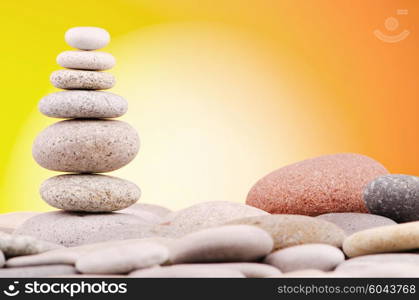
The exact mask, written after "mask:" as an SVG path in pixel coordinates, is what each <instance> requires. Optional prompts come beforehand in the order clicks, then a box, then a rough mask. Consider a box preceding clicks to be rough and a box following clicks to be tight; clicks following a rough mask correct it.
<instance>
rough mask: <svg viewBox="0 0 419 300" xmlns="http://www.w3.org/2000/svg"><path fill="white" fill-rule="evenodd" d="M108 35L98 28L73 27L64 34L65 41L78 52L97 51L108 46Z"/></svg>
mask: <svg viewBox="0 0 419 300" xmlns="http://www.w3.org/2000/svg"><path fill="white" fill-rule="evenodd" d="M110 40H111V37H110V35H109V33H108V32H107V31H106V30H105V29H103V28H99V27H73V28H70V29H69V30H67V32H66V33H65V41H66V42H67V44H69V45H70V46H71V47H74V48H77V49H80V50H97V49H100V48H103V47H105V46H106V45H107V44H109V42H110Z"/></svg>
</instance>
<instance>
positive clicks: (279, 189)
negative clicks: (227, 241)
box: [246, 153, 388, 216]
mask: <svg viewBox="0 0 419 300" xmlns="http://www.w3.org/2000/svg"><path fill="white" fill-rule="evenodd" d="M385 174H388V171H387V170H386V168H384V167H383V166H382V165H381V164H380V163H378V162H377V161H375V160H373V159H371V158H369V157H367V156H364V155H360V154H352V153H342V154H333V155H323V156H319V157H316V158H312V159H307V160H304V161H301V162H298V163H295V164H292V165H288V166H285V167H283V168H280V169H278V170H276V171H274V172H272V173H270V174H268V175H267V176H265V177H263V178H262V179H260V180H259V181H258V182H257V183H256V184H255V185H254V186H253V187H252V189H251V190H250V192H249V194H248V195H247V200H246V204H248V205H252V206H254V207H257V208H260V209H263V210H265V211H267V212H270V213H275V214H300V215H309V216H316V215H320V214H324V213H330V212H368V210H367V208H366V206H365V204H364V201H363V200H362V191H363V189H364V187H365V186H366V185H367V184H368V183H369V182H370V181H372V180H373V179H375V178H376V177H378V176H381V175H385Z"/></svg>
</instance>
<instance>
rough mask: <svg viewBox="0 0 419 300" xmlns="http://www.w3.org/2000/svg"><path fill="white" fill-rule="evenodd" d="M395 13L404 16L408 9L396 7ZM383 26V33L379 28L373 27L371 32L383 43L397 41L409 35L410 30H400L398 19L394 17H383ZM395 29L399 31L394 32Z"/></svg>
mask: <svg viewBox="0 0 419 300" xmlns="http://www.w3.org/2000/svg"><path fill="white" fill-rule="evenodd" d="M396 14H397V16H406V15H408V14H409V11H408V10H407V9H398V10H397V11H396ZM384 27H385V29H386V31H387V33H383V32H382V31H381V30H380V29H375V30H374V31H373V33H374V35H375V36H376V37H377V38H378V39H379V40H381V41H383V42H385V43H398V42H401V41H403V40H405V39H406V38H407V37H408V36H409V35H410V31H409V30H407V29H403V30H402V31H400V29H399V27H400V23H399V19H398V18H396V17H388V18H387V19H385V20H384ZM397 31H400V32H399V33H396V32H397Z"/></svg>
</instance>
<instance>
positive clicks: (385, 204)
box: [364, 175, 419, 223]
mask: <svg viewBox="0 0 419 300" xmlns="http://www.w3.org/2000/svg"><path fill="white" fill-rule="evenodd" d="M364 200H365V203H366V206H367V208H368V210H369V211H370V212H371V213H374V214H377V215H382V216H386V217H388V218H390V219H393V220H394V221H396V222H399V223H400V222H409V221H417V220H419V177H416V176H409V175H384V176H381V177H378V178H376V179H375V180H373V181H372V182H370V183H369V184H368V186H367V187H366V188H365V190H364Z"/></svg>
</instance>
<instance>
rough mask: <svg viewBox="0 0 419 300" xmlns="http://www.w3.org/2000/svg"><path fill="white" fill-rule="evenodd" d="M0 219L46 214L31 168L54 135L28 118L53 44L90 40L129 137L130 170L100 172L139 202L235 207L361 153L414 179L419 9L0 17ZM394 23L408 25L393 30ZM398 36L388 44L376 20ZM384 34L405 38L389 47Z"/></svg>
mask: <svg viewBox="0 0 419 300" xmlns="http://www.w3.org/2000/svg"><path fill="white" fill-rule="evenodd" d="M0 6H1V7H0V14H1V18H0V25H1V26H0V28H1V47H0V52H1V55H0V58H1V73H0V82H1V92H2V97H1V98H2V99H1V108H2V110H1V111H2V116H1V118H0V126H1V133H0V134H1V139H0V141H1V143H2V144H1V147H0V197H1V198H0V199H1V203H0V209H1V212H8V211H13V210H48V209H50V208H49V207H48V206H47V205H46V204H44V203H43V201H42V200H41V199H40V197H39V195H38V187H39V185H40V183H41V182H42V180H44V179H46V178H48V177H50V176H52V175H56V174H58V173H54V172H50V171H47V170H43V169H42V168H41V167H39V166H38V165H37V164H36V163H35V162H34V160H33V159H32V156H31V144H32V141H33V139H34V138H35V136H36V135H37V133H39V132H40V131H41V130H42V129H43V128H45V127H46V126H47V125H49V124H51V123H53V122H55V121H56V120H53V119H49V118H47V117H45V116H42V115H41V114H40V113H39V112H38V111H37V103H38V101H39V100H40V98H41V97H42V96H44V95H45V94H47V93H50V92H53V91H55V89H54V88H52V86H51V84H50V83H49V74H50V73H51V72H52V71H53V70H55V69H58V68H59V67H58V66H57V65H56V63H55V58H56V56H57V54H58V53H60V52H61V51H64V50H68V49H69V46H67V45H66V44H65V42H64V39H63V36H64V32H65V31H66V30H67V29H68V28H69V27H73V26H100V27H104V28H106V29H108V31H109V32H110V33H111V35H112V42H111V44H110V45H109V46H108V47H107V48H106V49H105V51H109V52H111V53H112V54H114V56H115V57H116V59H117V66H116V68H115V69H114V70H112V73H114V74H115V75H116V78H117V85H116V87H115V88H114V89H113V90H112V91H113V92H115V93H118V94H120V95H122V96H124V97H125V98H126V99H127V100H128V101H129V104H130V108H129V112H128V113H127V115H125V116H124V117H122V118H121V119H123V120H126V121H128V122H130V123H131V124H132V125H133V126H134V127H135V128H136V129H137V130H138V131H139V134H140V137H141V140H142V148H141V149H140V153H139V155H138V156H137V158H136V159H135V160H134V161H133V162H132V163H131V164H130V165H128V166H126V167H124V168H123V169H121V170H119V171H116V172H113V173H112V174H113V175H117V176H121V177H124V178H127V179H130V180H132V181H134V182H136V183H137V184H138V185H139V186H140V187H141V188H142V190H143V196H142V199H141V200H140V201H142V202H150V203H156V204H161V205H165V206H168V207H170V208H173V209H176V208H181V207H184V206H188V205H191V204H193V203H196V202H200V201H208V200H228V201H239V202H243V201H244V199H245V196H246V194H247V191H248V190H249V188H250V187H251V186H252V184H253V183H254V182H255V181H256V180H257V179H259V178H260V177H261V176H263V175H265V174H266V173H267V172H270V171H272V170H273V169H276V168H278V167H280V166H283V165H285V164H288V163H292V162H295V161H298V160H302V159H305V158H308V157H312V156H317V155H321V154H327V153H336V152H359V153H363V154H366V155H369V156H371V157H373V158H375V159H377V160H379V161H380V162H382V163H383V164H384V165H385V166H386V167H387V168H388V169H389V170H390V171H391V172H393V173H407V174H414V175H418V174H419V159H418V145H419V141H418V129H419V120H418V113H419V104H418V103H419V102H418V100H419V99H418V96H419V84H418V78H419V76H418V75H419V74H418V73H419V58H418V46H419V39H418V32H417V27H418V20H419V17H418V15H419V2H418V1H415V0H411V1H390V0H387V1H386V0H329V1H325V0H297V1H296V0H288V1H285V0H284V1H280V0H277V1H273V0H271V1H267V0H258V1H244V0H240V1H239V0H232V1H225V0H223V1H221V0H212V1H192V0H191V1H186V0H166V1H161V0H152V1H151V0H150V1H140V0H125V1H122V0H119V1H106V0H105V1H104V0H102V1H99V0H96V1H91V0H83V1H79V0H72V1H65V2H64V1H52V0H51V1H2V2H1V4H0ZM397 9H408V11H409V13H408V15H401V16H398V15H397V14H396V10H397ZM390 16H394V17H396V18H397V19H398V21H399V22H400V26H399V28H397V29H396V30H395V31H394V32H388V31H386V28H385V27H384V20H385V19H386V18H387V17H390ZM375 29H380V30H381V31H382V32H384V33H387V34H398V33H399V32H401V31H402V30H404V29H407V30H409V31H410V35H409V36H408V37H407V39H405V40H403V41H401V42H399V43H394V44H389V43H385V42H383V41H380V40H379V39H377V38H376V37H375V36H374V35H373V31H374V30H375Z"/></svg>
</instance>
